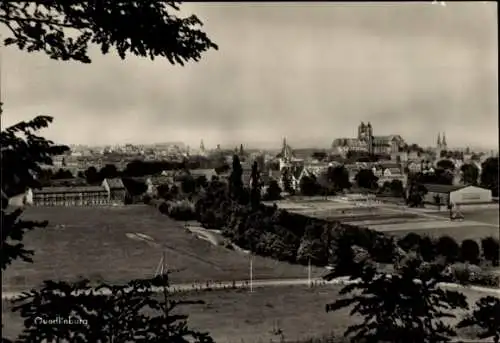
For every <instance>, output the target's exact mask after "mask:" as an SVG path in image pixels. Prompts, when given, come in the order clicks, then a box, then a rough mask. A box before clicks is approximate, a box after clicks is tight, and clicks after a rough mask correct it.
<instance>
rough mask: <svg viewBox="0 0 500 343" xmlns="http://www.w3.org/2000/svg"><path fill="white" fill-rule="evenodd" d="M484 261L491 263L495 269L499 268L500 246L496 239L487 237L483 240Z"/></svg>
mask: <svg viewBox="0 0 500 343" xmlns="http://www.w3.org/2000/svg"><path fill="white" fill-rule="evenodd" d="M481 248H482V250H483V256H484V259H485V260H487V261H490V262H491V264H492V265H493V266H495V267H498V264H499V263H498V262H499V259H500V244H499V241H498V239H496V238H494V237H486V238H483V239H482V240H481Z"/></svg>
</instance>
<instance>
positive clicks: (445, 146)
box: [441, 132, 448, 150]
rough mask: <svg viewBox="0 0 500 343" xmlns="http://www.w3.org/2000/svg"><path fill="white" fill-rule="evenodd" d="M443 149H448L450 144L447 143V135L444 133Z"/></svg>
mask: <svg viewBox="0 0 500 343" xmlns="http://www.w3.org/2000/svg"><path fill="white" fill-rule="evenodd" d="M441 148H442V149H443V150H447V149H448V144H447V143H446V134H445V133H444V132H443V140H442V141H441Z"/></svg>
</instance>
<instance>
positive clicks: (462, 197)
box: [423, 184, 492, 205]
mask: <svg viewBox="0 0 500 343" xmlns="http://www.w3.org/2000/svg"><path fill="white" fill-rule="evenodd" d="M423 186H424V187H425V189H427V194H426V195H425V196H424V202H425V203H429V204H436V202H437V199H438V198H439V203H440V204H442V205H449V204H454V205H462V204H464V205H465V204H478V203H490V202H492V196H491V190H489V189H486V188H481V187H477V186H469V185H438V184H424V185H423Z"/></svg>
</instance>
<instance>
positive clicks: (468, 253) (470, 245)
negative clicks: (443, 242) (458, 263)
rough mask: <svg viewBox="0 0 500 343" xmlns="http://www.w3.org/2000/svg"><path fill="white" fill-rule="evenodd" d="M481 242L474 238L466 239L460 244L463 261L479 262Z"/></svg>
mask: <svg viewBox="0 0 500 343" xmlns="http://www.w3.org/2000/svg"><path fill="white" fill-rule="evenodd" d="M480 252H481V251H480V249H479V244H477V243H476V241H474V240H472V239H466V240H464V241H463V242H462V245H461V246H460V256H461V259H462V261H463V262H469V263H472V264H479V254H480Z"/></svg>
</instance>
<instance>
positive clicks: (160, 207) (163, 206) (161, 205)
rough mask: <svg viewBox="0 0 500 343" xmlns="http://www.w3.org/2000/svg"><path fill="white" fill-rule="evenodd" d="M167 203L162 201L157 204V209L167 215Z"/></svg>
mask: <svg viewBox="0 0 500 343" xmlns="http://www.w3.org/2000/svg"><path fill="white" fill-rule="evenodd" d="M168 209H169V206H168V203H167V202H165V201H162V202H160V203H159V204H158V210H159V211H160V213H161V214H165V215H168Z"/></svg>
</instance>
